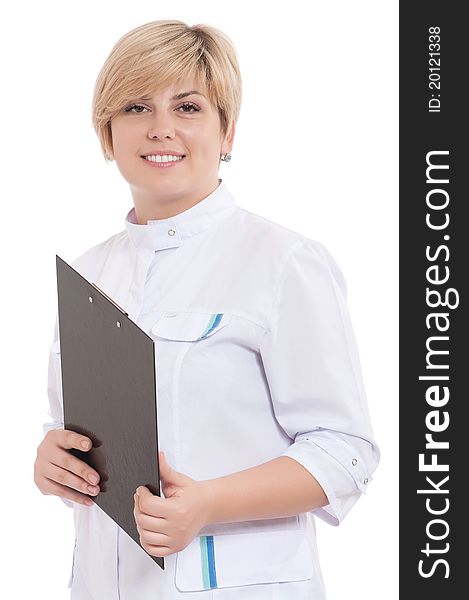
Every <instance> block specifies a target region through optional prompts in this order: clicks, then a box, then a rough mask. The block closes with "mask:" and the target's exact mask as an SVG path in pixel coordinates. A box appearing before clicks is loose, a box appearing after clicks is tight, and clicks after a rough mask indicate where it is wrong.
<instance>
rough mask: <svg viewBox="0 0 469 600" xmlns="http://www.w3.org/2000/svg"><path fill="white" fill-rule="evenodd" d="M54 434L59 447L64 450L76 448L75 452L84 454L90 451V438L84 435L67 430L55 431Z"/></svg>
mask: <svg viewBox="0 0 469 600" xmlns="http://www.w3.org/2000/svg"><path fill="white" fill-rule="evenodd" d="M56 432H57V435H58V439H59V445H60V446H61V447H62V448H64V449H65V450H70V449H71V448H76V449H77V450H81V451H85V452H86V451H88V450H91V447H92V443H91V440H90V438H89V437H87V436H86V435H81V433H77V432H76V431H71V430H69V429H57V430H56Z"/></svg>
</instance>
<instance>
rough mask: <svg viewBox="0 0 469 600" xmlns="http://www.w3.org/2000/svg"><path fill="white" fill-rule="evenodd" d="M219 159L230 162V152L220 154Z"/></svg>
mask: <svg viewBox="0 0 469 600" xmlns="http://www.w3.org/2000/svg"><path fill="white" fill-rule="evenodd" d="M220 159H221V160H224V161H225V162H230V160H231V154H230V153H229V152H228V153H227V154H222V155H221V156H220Z"/></svg>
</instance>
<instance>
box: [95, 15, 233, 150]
mask: <svg viewBox="0 0 469 600" xmlns="http://www.w3.org/2000/svg"><path fill="white" fill-rule="evenodd" d="M186 77H195V79H196V81H199V82H201V83H203V84H204V85H205V86H206V88H207V92H208V96H209V100H210V101H211V103H212V104H213V106H215V107H216V108H217V109H218V113H219V115H220V124H221V130H222V133H223V134H226V132H227V131H228V128H229V127H230V126H231V122H232V121H233V120H234V121H235V122H236V121H237V120H238V117H239V111H240V108H241V93H242V85H241V74H240V70H239V65H238V59H237V55H236V50H235V48H234V46H233V43H232V42H231V40H230V38H229V37H228V36H227V35H226V34H225V33H223V32H222V31H220V30H219V29H216V28H215V27H211V26H208V25H202V24H198V25H192V26H189V25H187V24H186V23H184V22H182V21H177V20H161V21H152V22H150V23H146V24H144V25H141V26H140V27H137V28H135V29H132V30H131V31H129V32H128V33H126V34H125V35H124V36H122V37H121V38H120V39H119V40H118V41H117V43H116V44H115V45H114V47H113V48H112V50H111V53H110V54H109V56H108V58H107V59H106V61H105V63H104V65H103V67H102V69H101V71H100V73H99V75H98V77H97V79H96V84H95V88H94V95H93V105H92V121H93V127H94V129H95V131H96V133H97V135H98V139H99V141H100V144H101V149H102V151H103V154H104V158H105V159H106V160H113V146H112V133H111V119H112V118H113V117H114V116H115V115H116V114H117V113H118V112H119V111H120V110H121V109H122V108H123V106H124V105H125V103H126V102H128V101H129V100H131V99H132V98H135V97H141V96H145V95H149V94H151V93H153V92H156V91H158V90H160V89H163V88H165V87H167V86H169V85H172V84H173V83H175V82H177V81H179V80H182V79H184V78H186Z"/></svg>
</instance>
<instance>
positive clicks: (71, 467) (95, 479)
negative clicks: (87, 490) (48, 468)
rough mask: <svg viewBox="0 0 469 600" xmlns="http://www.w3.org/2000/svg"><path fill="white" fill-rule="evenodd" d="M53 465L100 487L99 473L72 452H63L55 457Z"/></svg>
mask: <svg viewBox="0 0 469 600" xmlns="http://www.w3.org/2000/svg"><path fill="white" fill-rule="evenodd" d="M51 463H52V464H54V465H56V466H57V467H60V468H62V469H65V470H66V471H70V473H74V474H75V475H77V476H78V477H81V478H82V479H83V480H84V481H86V482H87V483H89V484H91V485H98V483H99V480H100V476H99V473H98V472H97V471H95V470H94V469H92V468H91V467H90V466H89V465H88V464H87V463H86V462H84V461H83V460H80V459H79V458H77V457H76V456H73V454H70V452H67V451H62V452H60V453H58V454H57V455H55V456H54V458H53V459H52V460H51Z"/></svg>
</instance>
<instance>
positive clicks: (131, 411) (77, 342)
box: [56, 255, 165, 570]
mask: <svg viewBox="0 0 469 600" xmlns="http://www.w3.org/2000/svg"><path fill="white" fill-rule="evenodd" d="M56 269H57V295H58V319H59V337H60V349H61V366H62V392H63V404H64V406H63V408H64V428H65V429H68V430H73V431H76V432H78V433H81V434H82V435H86V436H88V437H89V438H90V439H91V440H92V442H93V447H92V448H91V450H89V451H88V452H82V451H80V450H78V449H75V448H72V449H70V450H69V452H70V453H72V454H73V455H74V456H76V457H77V458H79V459H80V460H83V461H84V462H86V463H87V464H88V465H90V466H91V467H92V468H93V469H95V470H96V471H97V472H98V473H99V475H100V481H99V486H100V492H99V494H98V495H97V496H89V498H91V499H92V500H93V501H94V502H95V503H96V504H97V505H98V506H99V507H100V508H101V509H102V510H103V511H104V512H105V513H106V514H107V515H108V516H109V517H110V518H111V519H113V521H115V522H116V523H117V524H118V525H119V526H120V527H121V528H122V529H123V530H124V531H125V532H126V533H127V534H128V535H129V536H130V537H131V538H132V539H133V540H134V541H135V542H136V543H137V544H138V546H139V547H140V548H141V549H142V550H143V551H144V552H145V553H146V554H147V555H148V556H150V557H151V558H153V560H154V561H155V562H156V563H157V564H158V565H159V566H160V567H161V568H162V569H163V570H164V568H165V567H164V557H157V556H151V555H150V554H148V552H146V550H145V549H144V548H142V546H141V545H140V536H139V533H138V531H137V526H136V524H135V519H134V515H133V509H134V499H133V496H134V493H135V490H136V488H137V487H138V486H139V485H144V486H146V487H148V489H149V490H150V491H151V493H152V494H156V495H158V496H160V497H161V490H160V478H159V463H158V424H157V410H156V406H157V405H156V369H155V345H154V341H153V339H152V338H151V337H150V336H149V335H147V334H146V333H145V332H144V331H143V330H142V329H140V328H139V327H138V325H136V324H135V323H134V322H133V321H132V320H131V319H130V318H129V316H128V314H127V313H126V312H125V311H124V310H123V309H122V308H121V307H119V306H118V305H117V304H116V303H115V302H114V301H113V300H112V299H111V298H109V296H107V295H106V294H105V293H104V292H103V291H102V290H100V289H99V287H98V286H97V285H96V284H94V283H90V282H89V281H88V280H87V279H85V278H84V277H83V276H82V275H81V274H80V273H78V271H76V270H75V269H74V268H73V267H71V266H70V265H69V264H67V263H66V262H65V261H64V260H63V259H61V258H60V257H59V256H58V255H56Z"/></svg>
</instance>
